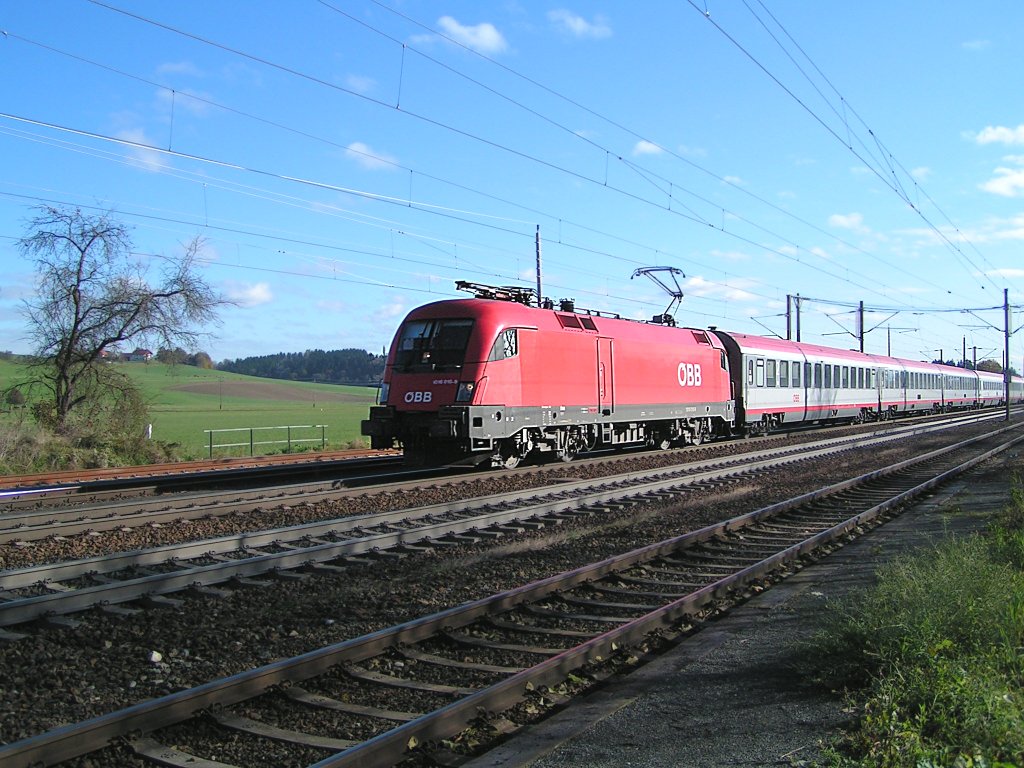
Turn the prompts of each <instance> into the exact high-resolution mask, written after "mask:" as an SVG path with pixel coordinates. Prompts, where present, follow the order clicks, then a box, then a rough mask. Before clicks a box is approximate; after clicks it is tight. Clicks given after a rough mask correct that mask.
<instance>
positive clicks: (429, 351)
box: [395, 319, 473, 373]
mask: <svg viewBox="0 0 1024 768" xmlns="http://www.w3.org/2000/svg"><path fill="white" fill-rule="evenodd" d="M472 330H473V321H472V320H469V319H465V320H410V321H409V322H407V323H406V324H405V325H403V326H402V333H401V335H400V336H399V338H398V349H397V350H396V354H395V368H396V370H398V371H401V372H402V373H422V372H426V371H457V370H459V369H461V368H462V363H463V361H464V360H465V358H466V346H467V345H468V344H469V334H470V333H471V332H472Z"/></svg>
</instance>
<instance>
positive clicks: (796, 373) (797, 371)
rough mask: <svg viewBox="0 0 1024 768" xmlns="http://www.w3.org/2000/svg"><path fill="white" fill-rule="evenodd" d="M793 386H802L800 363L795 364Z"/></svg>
mask: <svg viewBox="0 0 1024 768" xmlns="http://www.w3.org/2000/svg"><path fill="white" fill-rule="evenodd" d="M793 386H794V387H799V386H800V363H793Z"/></svg>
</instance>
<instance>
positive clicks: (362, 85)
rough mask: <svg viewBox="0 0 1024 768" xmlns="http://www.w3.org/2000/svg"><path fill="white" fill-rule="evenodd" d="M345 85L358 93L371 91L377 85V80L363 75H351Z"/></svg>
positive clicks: (346, 79)
mask: <svg viewBox="0 0 1024 768" xmlns="http://www.w3.org/2000/svg"><path fill="white" fill-rule="evenodd" d="M345 85H346V86H347V87H348V88H349V89H350V90H353V91H355V92H356V93H369V92H370V91H372V90H373V89H374V88H376V87H377V81H376V80H374V79H373V78H372V77H364V76H363V75H349V76H348V77H346V78H345Z"/></svg>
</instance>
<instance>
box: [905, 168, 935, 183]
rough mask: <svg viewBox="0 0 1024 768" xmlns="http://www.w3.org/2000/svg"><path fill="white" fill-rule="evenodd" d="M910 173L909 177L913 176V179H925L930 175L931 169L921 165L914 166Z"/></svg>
mask: <svg viewBox="0 0 1024 768" xmlns="http://www.w3.org/2000/svg"><path fill="white" fill-rule="evenodd" d="M910 175H911V177H913V179H914V180H915V181H926V180H927V179H928V178H930V177H931V175H932V169H931V168H926V167H925V166H921V167H920V168H914V169H913V170H912V171H911V172H910Z"/></svg>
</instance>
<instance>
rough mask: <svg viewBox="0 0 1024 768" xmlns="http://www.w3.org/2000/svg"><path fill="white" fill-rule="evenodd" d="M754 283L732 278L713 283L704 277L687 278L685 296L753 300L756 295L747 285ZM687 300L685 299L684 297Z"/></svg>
mask: <svg viewBox="0 0 1024 768" xmlns="http://www.w3.org/2000/svg"><path fill="white" fill-rule="evenodd" d="M747 285H753V281H751V280H730V281H726V282H722V283H717V282H716V283H713V282H710V281H708V280H705V279H704V278H703V277H700V276H696V277H690V278H687V279H686V280H685V281H684V282H683V284H682V288H683V294H684V296H700V297H702V298H716V299H725V300H728V301H753V300H754V299H755V298H756V297H755V296H754V294H752V293H750V291H748V290H746V288H745V286H747ZM684 301H685V299H684Z"/></svg>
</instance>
